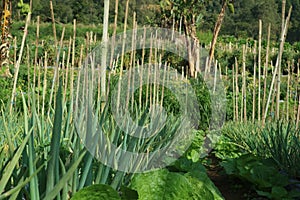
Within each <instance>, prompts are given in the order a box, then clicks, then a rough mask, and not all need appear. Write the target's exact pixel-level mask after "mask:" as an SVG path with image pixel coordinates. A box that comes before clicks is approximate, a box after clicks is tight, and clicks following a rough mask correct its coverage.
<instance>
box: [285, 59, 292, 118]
mask: <svg viewBox="0 0 300 200" xmlns="http://www.w3.org/2000/svg"><path fill="white" fill-rule="evenodd" d="M290 67H291V66H290V62H288V81H287V88H286V120H287V121H288V120H289V99H290V80H291V79H290Z"/></svg>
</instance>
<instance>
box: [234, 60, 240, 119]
mask: <svg viewBox="0 0 300 200" xmlns="http://www.w3.org/2000/svg"><path fill="white" fill-rule="evenodd" d="M238 70H239V69H238V63H237V59H236V57H235V113H236V120H237V121H238V120H239V83H238V73H239V72H238Z"/></svg>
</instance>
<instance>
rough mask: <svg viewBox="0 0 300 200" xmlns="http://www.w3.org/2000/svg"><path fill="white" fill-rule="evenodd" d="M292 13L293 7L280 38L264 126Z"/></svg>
mask: <svg viewBox="0 0 300 200" xmlns="http://www.w3.org/2000/svg"><path fill="white" fill-rule="evenodd" d="M291 13H292V6H291V7H290V9H289V13H288V16H287V18H286V21H285V25H284V29H283V31H282V33H281V37H280V40H281V42H280V47H279V53H278V56H277V60H276V64H275V70H274V73H273V78H272V82H271V86H270V93H269V95H268V101H267V105H266V110H265V115H264V116H263V124H264V123H265V119H266V116H267V114H268V109H269V104H270V101H271V96H272V94H273V87H274V82H275V78H276V74H277V71H278V68H279V65H280V64H281V57H282V53H283V49H284V42H285V38H286V34H287V29H288V24H289V20H290V16H291Z"/></svg>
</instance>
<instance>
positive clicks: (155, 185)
mask: <svg viewBox="0 0 300 200" xmlns="http://www.w3.org/2000/svg"><path fill="white" fill-rule="evenodd" d="M131 187H132V188H133V189H135V190H137V192H138V194H139V199H141V200H143V199H223V198H222V197H221V196H219V195H217V194H218V193H217V192H216V191H211V190H209V189H208V188H207V186H206V182H202V181H200V180H199V179H197V178H194V177H193V176H191V175H190V174H189V173H186V174H184V175H182V174H180V173H175V172H169V171H168V170H166V169H162V170H158V171H154V172H148V173H144V174H138V175H136V176H135V177H134V178H133V180H132V182H131Z"/></svg>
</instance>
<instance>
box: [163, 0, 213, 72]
mask: <svg viewBox="0 0 300 200" xmlns="http://www.w3.org/2000/svg"><path fill="white" fill-rule="evenodd" d="M207 2H208V1H206V0H162V1H161V10H162V12H161V13H162V22H161V26H162V27H167V28H173V24H174V23H175V24H174V28H175V30H180V28H181V27H182V30H183V31H184V33H185V34H186V35H187V36H189V37H190V38H191V39H192V40H186V41H184V42H185V43H186V47H187V50H188V52H187V53H188V58H189V59H188V64H189V75H190V76H191V77H194V76H195V72H196V67H195V65H196V58H197V55H196V54H197V51H196V49H197V48H198V47H199V46H198V44H199V41H198V38H197V36H196V33H197V24H198V23H200V21H201V19H202V17H203V15H202V12H203V10H204V9H205V5H206V3H207Z"/></svg>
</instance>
